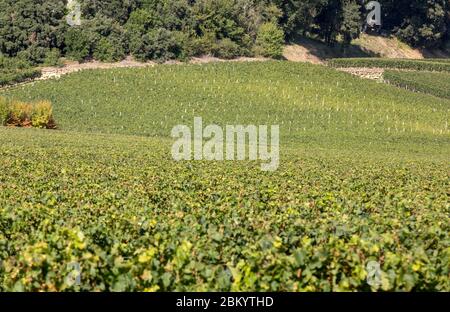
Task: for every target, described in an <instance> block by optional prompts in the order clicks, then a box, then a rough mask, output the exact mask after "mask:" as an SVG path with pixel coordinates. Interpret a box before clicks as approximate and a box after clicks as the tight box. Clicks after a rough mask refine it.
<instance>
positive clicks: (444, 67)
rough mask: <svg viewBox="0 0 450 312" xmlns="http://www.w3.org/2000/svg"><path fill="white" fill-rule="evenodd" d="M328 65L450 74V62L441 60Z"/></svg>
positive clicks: (349, 60) (357, 61)
mask: <svg viewBox="0 0 450 312" xmlns="http://www.w3.org/2000/svg"><path fill="white" fill-rule="evenodd" d="M328 65H330V66H332V67H344V68H345V67H369V68H392V69H410V70H418V71H421V70H422V71H441V72H450V62H449V61H448V60H447V61H442V60H440V59H436V60H435V59H427V60H413V59H383V58H341V59H331V60H329V62H328Z"/></svg>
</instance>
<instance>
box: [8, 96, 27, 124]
mask: <svg viewBox="0 0 450 312" xmlns="http://www.w3.org/2000/svg"><path fill="white" fill-rule="evenodd" d="M31 111H32V105H31V104H28V103H25V102H19V101H13V102H12V103H11V104H10V105H9V114H8V119H7V121H6V124H7V125H8V126H14V127H30V126H31Z"/></svg>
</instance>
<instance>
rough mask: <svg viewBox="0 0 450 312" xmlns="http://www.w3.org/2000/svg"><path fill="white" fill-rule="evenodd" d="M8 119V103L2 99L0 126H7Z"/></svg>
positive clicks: (0, 101)
mask: <svg viewBox="0 0 450 312" xmlns="http://www.w3.org/2000/svg"><path fill="white" fill-rule="evenodd" d="M7 118H8V101H7V100H6V99H5V98H4V97H0V126H4V125H5V124H6V119H7Z"/></svg>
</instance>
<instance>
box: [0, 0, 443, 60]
mask: <svg viewBox="0 0 450 312" xmlns="http://www.w3.org/2000/svg"><path fill="white" fill-rule="evenodd" d="M78 2H79V3H80V6H81V11H82V22H81V25H80V26H76V27H72V26H69V25H68V24H67V22H66V15H67V13H68V12H67V9H66V5H67V1H65V0H56V1H55V0H36V1H35V0H1V1H0V53H2V54H5V55H7V56H10V57H15V56H19V57H21V58H22V59H24V60H27V61H29V62H31V63H33V64H39V63H43V62H45V61H46V59H48V58H49V56H48V54H49V53H50V51H52V49H53V50H55V49H56V50H58V51H59V52H60V53H61V54H66V55H67V56H69V57H71V58H73V59H76V60H84V59H87V58H90V57H95V58H98V59H100V60H103V61H115V60H119V59H122V58H123V57H124V56H125V55H127V54H129V53H130V54H133V55H135V56H136V57H137V58H138V59H141V60H147V59H156V60H165V59H167V58H172V59H174V58H186V57H189V56H195V55H201V54H210V55H213V56H218V57H225V58H232V57H236V56H242V55H245V56H248V55H253V54H254V53H255V52H256V53H258V52H265V51H264V49H258V43H257V39H258V38H264V37H265V36H266V34H261V33H259V31H260V30H261V29H262V30H263V31H267V29H265V28H266V27H261V26H262V25H276V27H275V28H277V33H276V34H275V33H274V35H273V36H272V38H273V39H274V42H277V43H278V42H279V41H280V38H285V37H286V38H287V39H289V40H290V39H295V38H296V36H297V35H299V34H300V35H307V36H312V37H317V38H319V39H322V40H324V41H325V42H327V43H328V44H333V43H335V42H336V41H338V40H341V41H342V42H343V43H345V44H349V43H350V42H351V40H352V39H354V38H357V37H358V36H359V34H360V33H361V32H362V31H363V30H364V25H365V18H366V16H367V14H368V12H366V10H365V8H364V5H365V4H366V3H365V2H361V1H357V0H314V1H312V0H308V1H305V0H288V1H284V0H283V1H280V0H196V1H190V0H164V1H154V0H128V1H110V0H97V1H90V0H78ZM380 2H381V3H382V10H383V18H384V22H383V29H382V30H383V31H384V32H388V33H392V34H393V35H396V36H397V37H399V38H401V39H402V40H403V41H405V42H407V43H409V44H412V45H414V46H420V47H438V46H443V45H444V44H445V42H446V40H448V39H449V38H448V37H449V35H448V29H449V25H450V14H449V13H448V12H450V10H449V7H448V6H449V4H448V1H447V0H436V1H422V0H414V1H393V0H384V1H380ZM280 30H283V35H279V34H278V31H280ZM285 35H286V36H285ZM276 50H277V52H276V53H275V55H276V56H278V54H279V53H278V48H277V49H276ZM266 54H267V55H272V54H274V53H273V52H269V53H267V51H266ZM50 56H52V55H50Z"/></svg>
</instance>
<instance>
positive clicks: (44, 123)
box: [31, 101, 54, 128]
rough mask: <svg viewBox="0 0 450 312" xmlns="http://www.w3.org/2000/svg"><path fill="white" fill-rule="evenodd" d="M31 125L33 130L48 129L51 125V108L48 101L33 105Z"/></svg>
mask: <svg viewBox="0 0 450 312" xmlns="http://www.w3.org/2000/svg"><path fill="white" fill-rule="evenodd" d="M31 124H32V126H33V127H35V128H49V127H50V125H53V124H54V122H53V108H52V104H51V103H50V102H49V101H40V102H37V103H35V104H34V105H33V108H32V111H31Z"/></svg>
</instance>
